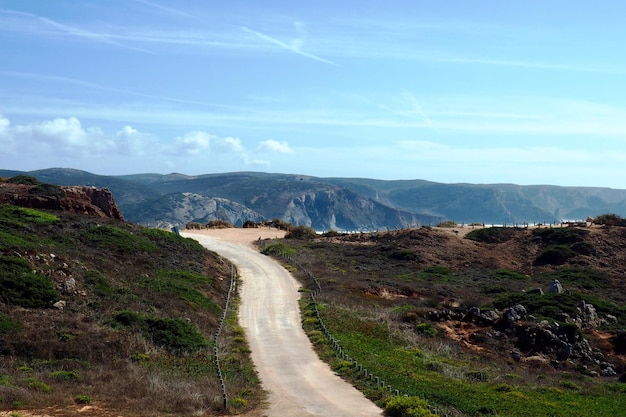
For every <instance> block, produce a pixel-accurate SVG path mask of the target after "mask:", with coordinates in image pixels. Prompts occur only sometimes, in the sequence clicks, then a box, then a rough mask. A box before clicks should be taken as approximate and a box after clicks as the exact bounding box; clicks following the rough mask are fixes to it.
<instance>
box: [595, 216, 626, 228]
mask: <svg viewBox="0 0 626 417" xmlns="http://www.w3.org/2000/svg"><path fill="white" fill-rule="evenodd" d="M593 222H594V223H595V224H601V225H606V226H620V227H624V226H626V219H624V218H622V217H620V216H618V215H617V214H613V213H610V214H602V215H600V216H598V217H596V218H595V219H593Z"/></svg>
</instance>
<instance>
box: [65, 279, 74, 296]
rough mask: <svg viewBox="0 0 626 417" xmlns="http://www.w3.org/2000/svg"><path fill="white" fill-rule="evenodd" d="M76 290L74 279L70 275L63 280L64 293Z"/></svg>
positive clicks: (71, 292) (72, 292)
mask: <svg viewBox="0 0 626 417" xmlns="http://www.w3.org/2000/svg"><path fill="white" fill-rule="evenodd" d="M75 291H76V280H75V279H74V278H72V277H70V278H68V279H66V280H65V282H64V283H63V292H65V293H66V294H74V292H75Z"/></svg>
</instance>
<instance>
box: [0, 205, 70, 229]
mask: <svg viewBox="0 0 626 417" xmlns="http://www.w3.org/2000/svg"><path fill="white" fill-rule="evenodd" d="M0 219H1V220H0V224H1V225H6V226H25V225H27V224H29V223H34V224H50V223H56V222H58V221H59V218H58V217H57V216H56V215H54V214H51V213H48V212H44V211H41V210H35V209H31V208H26V207H18V206H14V205H11V204H0Z"/></svg>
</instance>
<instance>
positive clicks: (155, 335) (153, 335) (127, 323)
mask: <svg viewBox="0 0 626 417" xmlns="http://www.w3.org/2000/svg"><path fill="white" fill-rule="evenodd" d="M113 320H114V322H115V323H116V324H119V325H120V326H122V327H125V328H128V329H130V330H132V331H138V332H141V333H142V334H144V335H146V336H147V338H149V339H150V340H151V341H152V343H154V344H155V345H156V346H162V347H164V348H165V349H167V350H169V351H170V352H173V353H179V352H188V353H189V352H195V351H198V350H199V349H202V348H205V347H207V346H208V345H209V342H208V340H207V339H206V337H204V336H203V335H202V334H201V333H199V332H198V331H197V330H196V329H194V327H193V326H192V325H191V323H188V322H187V321H185V320H183V319H164V318H159V317H152V316H145V315H143V314H139V313H136V312H134V311H120V312H118V313H116V314H115V315H114V316H113Z"/></svg>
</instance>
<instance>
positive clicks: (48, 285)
mask: <svg viewBox="0 0 626 417" xmlns="http://www.w3.org/2000/svg"><path fill="white" fill-rule="evenodd" d="M0 288H2V295H1V296H0V297H1V298H2V301H4V302H5V303H7V304H13V305H18V306H21V307H28V308H41V307H44V308H46V307H52V304H53V303H54V302H55V301H58V300H59V293H58V292H57V290H56V288H55V287H54V284H53V283H52V282H51V281H50V280H49V279H48V278H47V277H45V276H42V275H39V274H34V273H33V271H32V266H31V265H30V263H29V262H28V261H27V260H25V259H23V258H19V257H17V256H0Z"/></svg>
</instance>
